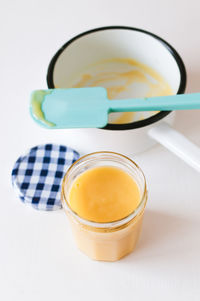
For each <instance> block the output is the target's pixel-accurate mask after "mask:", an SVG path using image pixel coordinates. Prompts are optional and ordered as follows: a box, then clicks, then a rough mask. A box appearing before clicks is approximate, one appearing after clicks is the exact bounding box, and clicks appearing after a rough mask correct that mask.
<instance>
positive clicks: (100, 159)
mask: <svg viewBox="0 0 200 301" xmlns="http://www.w3.org/2000/svg"><path fill="white" fill-rule="evenodd" d="M100 166H113V167H118V168H120V169H122V170H123V171H125V172H126V173H128V174H129V175H130V176H131V177H133V179H134V180H135V182H136V183H137V185H138V187H139V190H140V196H141V199H140V202H139V205H138V207H137V208H136V209H135V210H134V211H133V212H132V213H131V214H130V215H128V216H126V217H125V218H123V219H120V220H118V221H114V222H108V223H99V222H98V223H97V222H93V221H89V220H85V219H83V218H81V217H80V216H78V214H77V213H76V212H74V211H73V210H72V208H71V207H70V204H69V192H70V189H71V187H72V185H73V182H74V181H75V179H76V178H77V177H78V176H79V175H80V174H82V173H84V172H85V171H87V170H88V169H91V168H95V167H100ZM61 200H62V205H63V208H64V210H65V211H66V213H67V215H68V217H69V219H70V222H71V226H72V231H73V234H74V236H75V240H76V243H77V246H78V247H79V249H80V250H81V251H82V252H83V253H85V254H86V255H88V256H89V257H90V258H92V259H95V260H103V261H116V260H118V259H120V258H121V257H123V256H125V255H127V254H128V253H130V252H132V251H133V250H134V248H135V246H136V243H137V241H138V238H139V234H140V231H141V226H142V219H143V213H144V208H145V205H146V202H147V187H146V180H145V176H144V174H143V172H142V170H141V169H140V168H139V166H138V165H137V164H136V163H135V162H134V161H132V160H131V159H129V158H128V157H126V156H124V155H121V154H118V153H113V152H107V151H103V152H96V153H91V154H88V155H86V156H83V157H81V158H80V159H79V160H77V161H76V162H75V163H74V164H72V166H71V167H70V168H69V169H68V171H67V173H66V174H65V176H64V179H63V183H62V192H61Z"/></svg>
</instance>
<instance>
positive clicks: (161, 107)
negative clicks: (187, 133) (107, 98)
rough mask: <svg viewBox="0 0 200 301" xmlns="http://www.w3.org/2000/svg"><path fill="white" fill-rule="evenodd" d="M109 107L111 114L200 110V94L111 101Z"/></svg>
mask: <svg viewBox="0 0 200 301" xmlns="http://www.w3.org/2000/svg"><path fill="white" fill-rule="evenodd" d="M109 106H110V110H109V112H131V111H171V110H192V109H200V93H192V94H180V95H170V96H162V97H159V96H158V97H151V98H141V99H123V100H115V101H111V102H110V105H109Z"/></svg>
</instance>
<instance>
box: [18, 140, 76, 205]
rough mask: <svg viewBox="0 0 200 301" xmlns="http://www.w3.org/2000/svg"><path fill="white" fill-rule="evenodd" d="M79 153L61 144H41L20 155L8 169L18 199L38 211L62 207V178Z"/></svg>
mask: <svg viewBox="0 0 200 301" xmlns="http://www.w3.org/2000/svg"><path fill="white" fill-rule="evenodd" d="M78 158H79V154H78V153H77V152H76V151H75V150H73V149H72V148H69V147H67V146H63V145H56V144H44V145H38V146H35V147H33V148H31V149H30V150H29V151H28V152H27V153H26V154H25V155H24V156H21V157H20V158H19V159H18V160H17V161H16V162H15V165H14V168H13V170H12V184H13V186H14V188H15V190H16V191H17V194H18V195H19V197H20V199H21V200H22V201H23V202H24V203H26V204H29V205H31V206H32V207H34V208H35V209H39V210H56V209H59V208H61V207H62V205H61V199H60V193H61V184H62V178H63V176H64V174H65V173H66V171H67V169H68V168H69V167H70V166H71V164H72V163H74V162H75V161H76V160H77V159H78Z"/></svg>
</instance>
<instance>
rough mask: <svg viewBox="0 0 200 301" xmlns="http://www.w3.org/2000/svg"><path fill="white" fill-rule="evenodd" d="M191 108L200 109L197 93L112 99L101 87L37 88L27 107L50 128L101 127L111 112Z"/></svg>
mask: <svg viewBox="0 0 200 301" xmlns="http://www.w3.org/2000/svg"><path fill="white" fill-rule="evenodd" d="M190 109H200V93H195V94H182V95H171V96H161V97H160V96H159V97H151V98H142V99H126V100H125V99H123V100H112V101H111V100H109V99H108V98H107V92H106V89H104V88H101V87H95V88H72V89H50V90H36V91H34V92H33V93H32V96H31V106H30V112H31V116H32V117H33V119H34V120H35V121H36V122H37V123H38V124H39V125H41V126H44V127H47V128H50V129H64V128H93V127H95V128H98V127H99V128H101V127H104V126H106V124H107V123H108V114H109V113H111V112H132V111H171V110H190Z"/></svg>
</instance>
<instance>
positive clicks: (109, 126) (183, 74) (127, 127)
mask: <svg viewBox="0 0 200 301" xmlns="http://www.w3.org/2000/svg"><path fill="white" fill-rule="evenodd" d="M110 29H111V30H115V29H122V30H132V31H139V32H142V33H145V34H147V35H150V36H151V37H153V38H155V39H156V40H158V41H159V42H160V43H162V45H163V46H164V47H165V48H166V49H167V50H168V51H169V52H170V53H171V55H172V56H173V57H174V59H175V61H176V63H177V66H178V68H179V71H180V84H179V88H178V91H177V94H182V93H184V91H185V88H186V81H187V76H186V70H185V66H184V63H183V61H182V59H181V57H180V55H179V54H178V53H177V51H176V50H175V49H174V48H173V47H172V46H171V45H170V44H169V43H167V42H166V41H165V40H163V39H162V38H160V37H159V36H157V35H155V34H153V33H151V32H149V31H146V30H143V29H139V28H135V27H128V26H106V27H99V28H94V29H92V30H88V31H85V32H83V33H80V34H79V35H77V36H75V37H74V38H72V39H70V40H69V41H68V42H67V43H65V44H64V45H63V46H62V47H61V48H60V49H59V50H58V51H57V52H56V54H55V55H54V56H53V58H52V59H51V61H50V64H49V67H48V71H47V85H48V88H49V89H54V88H55V86H54V82H53V73H54V67H55V64H56V62H57V59H58V58H59V56H60V55H61V54H62V52H63V51H64V50H65V49H66V48H67V47H68V46H69V45H70V44H71V43H73V42H74V41H76V40H77V39H79V38H81V37H83V36H86V35H88V34H91V33H94V32H97V31H103V30H110ZM170 112H171V111H161V112H159V113H157V114H155V115H153V116H151V117H148V118H146V119H144V120H139V121H134V122H131V123H123V124H110V123H109V124H107V125H106V126H105V127H104V128H103V129H105V130H132V129H136V128H140V127H144V126H147V125H150V124H152V123H154V122H156V121H159V120H160V119H162V118H164V117H166V116H167V115H168V114H170Z"/></svg>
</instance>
